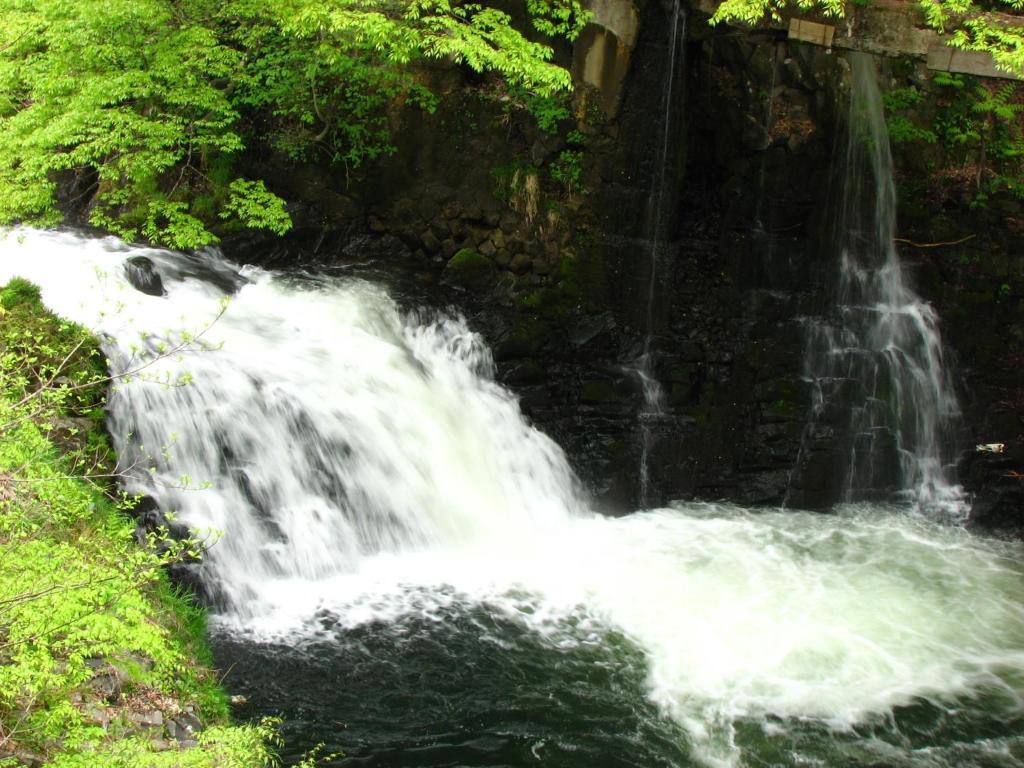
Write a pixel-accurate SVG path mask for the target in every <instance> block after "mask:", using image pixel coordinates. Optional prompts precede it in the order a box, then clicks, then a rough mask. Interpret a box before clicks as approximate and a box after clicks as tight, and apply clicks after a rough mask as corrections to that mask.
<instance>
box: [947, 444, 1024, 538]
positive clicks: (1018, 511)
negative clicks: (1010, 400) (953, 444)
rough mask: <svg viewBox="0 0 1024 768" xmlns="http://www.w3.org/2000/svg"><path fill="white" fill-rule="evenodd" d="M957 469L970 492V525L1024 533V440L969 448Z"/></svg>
mask: <svg viewBox="0 0 1024 768" xmlns="http://www.w3.org/2000/svg"><path fill="white" fill-rule="evenodd" d="M957 469H958V472H959V476H960V479H961V480H962V482H963V484H964V489H965V490H966V491H967V492H968V493H969V494H970V499H971V517H970V521H969V524H970V526H971V527H972V528H974V529H976V530H980V531H989V532H997V533H1003V534H1009V535H1013V536H1016V537H1018V538H1019V537H1024V441H1021V440H1020V439H1019V438H1018V439H1015V440H1014V441H1012V442H1011V443H1009V444H1006V443H990V444H981V445H979V446H977V447H976V448H974V449H968V450H967V451H965V452H964V455H963V456H962V457H961V460H960V464H959V466H958V467H957Z"/></svg>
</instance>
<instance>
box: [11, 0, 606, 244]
mask: <svg viewBox="0 0 1024 768" xmlns="http://www.w3.org/2000/svg"><path fill="white" fill-rule="evenodd" d="M530 10H531V14H532V18H533V20H534V23H535V24H536V25H537V26H538V28H540V29H542V30H543V31H546V32H548V33H549V34H561V35H565V36H568V37H570V38H571V37H573V36H575V35H576V34H577V33H578V32H579V29H580V28H581V26H582V24H584V23H585V18H586V14H585V13H583V12H582V10H581V9H580V6H579V4H578V3H577V2H575V0H533V2H531V5H530ZM0 18H3V19H4V24H3V25H2V27H0V224H5V223H11V222H17V221H20V222H24V223H31V224H37V225H53V224H55V223H58V222H59V221H60V220H61V218H62V212H61V211H60V210H59V209H58V207H57V201H56V193H57V190H58V187H59V186H61V187H63V188H65V189H71V190H73V191H74V194H75V195H77V197H78V198H79V203H86V204H87V205H86V209H87V210H88V215H89V220H90V222H91V223H92V224H93V225H95V226H97V227H101V228H103V229H106V230H109V231H111V232H114V233H116V234H118V235H120V236H122V237H124V238H126V239H129V240H133V239H137V238H145V239H147V240H150V241H152V242H155V243H161V244H165V245H169V246H174V247H179V248H195V247H199V246H202V245H206V244H209V243H212V242H215V241H216V239H217V238H216V235H215V234H214V232H213V231H212V227H213V226H214V225H216V224H219V223H221V222H224V223H226V224H227V225H233V226H239V227H248V228H254V229H266V230H269V231H271V232H275V233H281V232H283V231H285V230H286V229H287V228H288V227H289V226H290V220H289V218H288V215H287V212H286V210H285V206H284V202H283V201H282V200H281V199H280V198H279V197H277V196H276V195H275V194H274V193H273V192H272V191H271V190H268V189H267V188H266V186H265V185H264V184H263V182H262V181H261V180H259V179H245V178H242V177H241V176H240V175H239V172H238V170H237V166H238V161H239V158H240V156H241V153H242V152H243V150H244V149H245V148H246V147H250V146H252V145H254V144H259V143H261V142H264V141H265V142H268V143H269V144H270V145H271V146H272V147H275V148H277V149H280V150H282V151H284V152H286V153H288V154H289V155H290V156H291V157H293V158H297V159H318V160H327V161H328V162H332V163H337V164H340V165H343V166H345V167H346V168H353V167H358V166H359V165H360V164H362V163H364V162H365V161H367V160H372V159H373V158H376V157H379V156H381V155H383V154H386V153H388V152H390V151H392V146H391V144H390V124H391V121H390V113H391V111H392V110H393V108H394V107H395V106H396V105H402V104H411V105H415V106H419V107H422V108H424V109H427V110H431V109H433V108H434V106H435V104H436V99H435V97H434V96H433V95H432V94H430V93H428V92H427V91H426V89H425V88H424V87H423V86H422V85H420V84H419V83H418V82H417V70H416V66H415V65H416V64H417V63H418V62H423V61H427V60H444V61H451V62H454V63H456V64H459V65H462V66H465V67H467V68H469V69H471V70H474V71H476V72H494V73H497V74H499V75H500V76H502V77H503V78H504V79H505V80H506V81H507V82H508V83H509V85H510V86H513V87H517V88H520V89H522V90H523V91H524V92H525V93H528V94H530V95H531V97H538V98H546V97H550V96H552V95H553V94H555V93H557V92H559V91H565V90H568V89H569V88H570V87H571V81H570V78H569V74H568V73H567V72H566V71H565V70H564V69H562V68H561V67H558V66H556V65H554V64H552V63H551V57H552V51H551V48H550V47H548V46H545V45H543V44H539V43H534V42H531V41H530V40H528V39H527V38H526V37H524V36H523V35H522V34H521V33H519V32H518V31H516V30H515V29H513V27H512V25H511V19H510V17H509V16H508V14H506V13H504V12H503V11H500V10H498V9H497V8H493V7H489V6H486V5H482V4H477V3H459V2H451V1H450V0H413V1H412V2H404V3H396V2H390V0H378V1H376V2H370V1H369V0H276V1H275V2H265V1H261V0H223V1H222V2H213V1H212V0H79V1H77V2H74V3H68V2H66V0H36V1H35V2H26V0H0Z"/></svg>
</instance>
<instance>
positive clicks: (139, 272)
mask: <svg viewBox="0 0 1024 768" xmlns="http://www.w3.org/2000/svg"><path fill="white" fill-rule="evenodd" d="M124 274H125V277H127V278H128V282H129V283H131V284H132V286H133V287H134V288H135V290H137V291H141V292H142V293H145V294H146V295H148V296H163V295H165V294H166V293H167V291H165V290H164V281H163V278H161V277H160V273H159V272H157V269H156V265H155V264H154V263H153V260H152V259H147V258H146V257H145V256H132V257H131V258H130V259H127V260H126V261H125V263H124Z"/></svg>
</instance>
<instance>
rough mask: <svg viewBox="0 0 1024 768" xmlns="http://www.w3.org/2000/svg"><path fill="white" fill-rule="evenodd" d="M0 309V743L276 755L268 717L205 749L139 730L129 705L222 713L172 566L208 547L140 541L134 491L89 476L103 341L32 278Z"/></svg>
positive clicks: (201, 767) (241, 757) (171, 759)
mask: <svg viewBox="0 0 1024 768" xmlns="http://www.w3.org/2000/svg"><path fill="white" fill-rule="evenodd" d="M0 304H2V307H3V321H2V322H0V753H2V752H3V748H4V747H5V746H8V745H10V744H11V743H14V744H17V745H18V746H19V747H20V748H22V749H28V750H31V751H33V752H35V753H38V754H41V755H44V756H46V757H47V758H48V760H49V761H50V763H49V764H51V765H55V766H62V767H64V768H77V767H78V766H98V765H102V766H105V767H111V768H112V767H114V766H124V768H143V767H144V766H153V768H160V767H161V766H167V767H168V768H170V766H194V767H195V768H213V766H238V767H239V768H241V767H242V766H245V768H250V767H252V768H256V767H258V766H269V765H271V764H272V762H273V760H272V755H271V752H270V748H271V746H272V745H273V739H272V738H271V736H272V730H273V724H272V723H263V724H260V725H255V726H246V727H242V728H233V727H227V726H224V727H215V728H211V729H209V730H207V731H205V732H204V733H203V734H202V736H201V739H200V741H201V743H200V746H199V747H198V748H196V749H193V750H187V751H182V752H171V753H161V754H156V753H153V752H152V745H151V743H150V742H149V741H147V740H145V739H143V738H141V737H138V736H134V735H133V734H132V731H131V723H130V721H129V715H130V713H131V712H132V711H133V709H132V707H133V704H132V702H133V701H134V700H138V701H140V702H142V703H141V704H138V705H134V706H143V707H152V704H150V703H147V702H151V701H153V700H157V701H161V702H164V703H163V704H162V705H161V707H168V706H169V707H173V706H176V705H177V704H176V702H190V701H191V702H194V703H196V704H197V705H199V707H200V710H201V712H202V715H203V717H204V718H205V719H206V720H207V722H211V723H213V722H216V721H221V722H222V721H223V719H224V718H225V716H226V713H227V708H226V704H225V702H224V696H223V694H222V693H221V692H219V689H218V686H217V681H216V679H215V678H214V676H213V675H212V673H211V672H210V671H209V670H208V668H207V667H205V666H203V665H202V664H201V663H197V659H198V660H199V661H200V662H201V661H202V660H203V655H204V654H203V653H202V647H201V646H202V639H201V633H202V631H203V620H204V618H203V615H202V613H201V611H200V610H199V609H198V608H196V607H195V606H192V605H190V604H189V603H188V602H187V599H186V598H185V597H184V596H182V595H179V594H176V593H174V592H173V590H172V589H171V587H170V586H169V584H168V582H167V579H166V576H165V572H164V567H165V565H166V564H168V563H169V562H172V561H176V560H178V559H180V558H182V557H185V556H189V557H191V556H195V555H197V554H198V552H197V550H196V548H195V546H194V544H193V543H192V542H170V541H159V542H158V541H157V539H156V537H152V538H151V542H150V543H151V545H152V546H150V547H146V548H140V547H138V546H137V545H136V544H135V543H134V541H133V538H132V530H133V525H132V523H131V521H130V520H129V518H128V517H127V516H126V515H124V514H123V511H124V510H125V509H127V508H128V507H129V506H130V505H131V503H132V500H130V499H121V500H120V501H117V500H115V499H113V498H112V497H111V495H110V485H109V484H108V483H106V482H104V481H103V479H102V478H97V477H96V476H95V475H92V474H90V471H91V470H93V469H94V467H95V464H94V463H93V462H92V457H91V456H90V452H91V451H92V450H93V449H92V448H91V447H90V446H92V445H94V444H99V443H103V444H105V442H106V441H105V439H104V438H103V437H102V436H101V425H100V423H99V421H98V420H97V419H96V416H97V415H98V414H100V413H101V408H102V400H103V390H104V384H105V383H106V381H107V379H106V373H105V371H104V368H103V358H102V356H101V355H100V353H99V350H98V347H97V346H96V342H95V341H94V340H93V339H91V337H89V335H88V334H87V333H86V332H85V331H84V330H83V329H81V328H80V327H78V326H75V325H73V324H70V323H67V322H64V321H62V320H60V319H59V318H56V317H54V316H53V315H50V314H48V313H46V312H45V311H44V309H43V307H42V305H41V304H40V303H39V293H38V290H37V289H35V288H34V286H32V285H31V284H29V283H27V282H26V281H24V280H20V279H16V280H12V281H11V282H10V283H9V284H8V285H7V286H6V287H4V288H3V289H0ZM83 410H87V412H88V414H89V416H90V418H91V419H92V420H93V421H92V423H91V424H90V423H89V420H88V419H87V420H85V423H86V426H83V427H81V429H83V430H84V431H86V432H88V433H89V436H88V439H85V440H83V441H80V443H81V444H84V446H85V447H84V448H82V447H78V448H76V447H74V446H73V445H72V446H65V447H64V448H63V450H61V451H58V450H57V448H56V447H55V445H54V442H53V441H52V440H51V438H50V436H51V435H53V434H54V430H55V425H57V424H59V423H61V422H62V421H66V420H67V419H68V417H70V416H73V415H75V414H78V413H82V412H83ZM108 450H109V449H108ZM158 544H159V546H157V545H158ZM97 665H99V666H101V667H102V668H104V669H109V670H116V671H118V674H119V675H120V676H121V677H122V678H123V679H124V681H125V682H124V683H123V686H124V690H123V693H122V695H121V696H120V697H119V698H118V699H117V701H112V700H109V699H107V698H105V697H104V695H101V694H99V693H97V692H94V691H93V690H92V689H91V688H90V686H89V682H90V680H91V679H92V678H93V677H94V675H95V674H96V667H97ZM97 712H99V713H103V717H102V718H97V716H96V713H97ZM104 722H106V723H107V724H106V725H104ZM3 764H4V761H3V760H2V759H0V765H3Z"/></svg>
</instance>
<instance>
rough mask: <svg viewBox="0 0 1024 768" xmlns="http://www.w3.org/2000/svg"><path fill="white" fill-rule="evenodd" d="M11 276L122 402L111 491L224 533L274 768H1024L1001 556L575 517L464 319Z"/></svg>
mask: <svg viewBox="0 0 1024 768" xmlns="http://www.w3.org/2000/svg"><path fill="white" fill-rule="evenodd" d="M147 262H148V264H149V265H150V267H149V268H147V267H145V265H146V264H147ZM129 271H134V272H135V273H136V274H137V273H139V272H143V273H145V274H151V272H156V273H158V274H159V275H160V277H161V280H162V287H163V291H164V293H163V295H147V294H144V293H142V292H140V291H138V290H136V289H135V288H133V287H132V286H131V285H130V284H129V282H128V280H127V275H128V273H129ZM15 275H21V276H24V277H26V278H28V279H30V280H33V281H34V282H36V283H38V284H40V285H41V287H42V295H43V299H44V301H45V302H46V303H47V304H48V305H49V306H51V307H52V308H53V309H55V310H56V311H58V312H60V313H61V314H62V315H64V316H66V317H68V318H70V319H73V320H76V321H78V322H81V323H83V324H86V325H88V326H89V327H91V328H93V329H94V330H95V331H96V332H98V333H100V334H102V336H103V338H104V348H105V350H106V352H107V354H108V356H109V357H110V361H111V366H112V368H113V370H114V372H115V373H131V372H134V373H133V374H132V375H131V376H130V377H129V378H125V379H121V380H119V381H118V383H117V384H116V386H115V387H114V389H113V391H112V392H111V396H110V399H109V424H110V429H111V432H112V435H113V437H114V439H115V441H116V443H117V449H118V454H119V458H120V461H121V469H122V471H123V472H124V479H125V482H126V484H127V487H128V489H129V490H130V491H135V492H139V493H147V494H150V495H151V496H153V497H154V499H156V501H157V502H158V504H159V505H160V507H161V508H162V509H163V510H164V511H165V512H174V513H176V514H177V516H178V519H179V520H180V521H181V522H183V523H185V524H187V525H188V526H190V527H191V528H193V529H198V530H200V531H202V530H214V531H216V533H214V534H211V539H210V548H209V551H208V552H207V553H206V555H205V557H204V561H203V564H202V566H201V572H200V577H201V579H202V581H203V583H204V584H205V585H206V588H207V589H206V591H207V592H209V593H210V594H211V595H212V596H213V598H214V600H215V603H214V605H213V615H212V616H211V627H212V631H213V632H214V642H215V643H216V644H218V646H219V647H220V648H221V649H222V650H221V653H222V654H227V655H222V656H221V657H220V658H221V661H220V664H221V666H222V668H223V669H225V670H227V671H228V674H229V676H230V678H229V679H230V684H231V685H232V686H233V687H234V689H235V690H237V691H239V692H241V693H244V694H245V695H246V696H247V697H248V698H249V701H250V702H251V704H250V706H251V707H253V709H250V710H246V711H245V712H244V714H245V716H247V717H249V716H251V717H257V716H260V715H262V714H270V713H275V714H280V713H282V712H283V713H284V714H285V716H286V735H287V736H288V737H289V738H292V737H293V735H295V734H298V735H295V736H294V738H296V739H297V740H298V746H296V747H295V748H294V750H293V752H291V753H290V754H292V755H293V756H295V755H297V754H301V752H302V751H303V749H305V748H311V747H312V746H313V745H314V744H316V743H317V742H321V741H323V742H327V743H328V745H329V746H330V747H331V750H330V751H335V747H337V749H338V750H343V751H344V752H345V753H346V758H345V760H346V761H347V760H349V759H350V758H351V759H352V760H354V761H357V762H358V763H359V764H364V765H378V766H381V765H409V766H438V765H455V764H457V765H479V766H494V765H532V764H534V761H536V760H539V759H541V757H538V756H542V757H545V758H550V762H551V764H553V765H554V764H557V765H565V766H568V767H569V768H586V767H587V766H593V765H598V764H600V765H636V764H644V765H652V766H695V765H701V766H716V767H718V766H739V765H760V764H768V763H772V764H784V765H788V766H794V767H795V766H806V765H836V764H840V763H841V764H842V765H848V766H856V767H857V768H867V767H868V766H872V765H879V764H881V763H883V762H884V763H885V764H895V765H914V766H916V765H928V766H940V767H942V768H948V767H949V766H957V765H965V764H975V765H988V764H992V765H997V764H998V765H1002V764H1007V763H1004V762H998V760H1000V759H1002V758H1000V757H999V755H1005V754H1006V753H1007V750H1015V752H1014V754H1017V755H1022V754H1024V720H1022V718H1021V706H1020V702H1021V701H1024V682H1022V681H1021V678H1020V669H1021V668H1024V603H1022V601H1021V600H1020V595H1021V593H1022V590H1024V566H1022V565H1021V563H1022V562H1024V561H1022V560H1021V549H1020V547H1019V546H1016V545H1013V544H1010V543H1005V542H995V541H986V540H983V539H976V538H973V537H971V536H970V535H969V534H967V533H966V532H965V531H964V530H962V529H960V528H957V527H954V526H940V525H937V524H936V523H934V522H933V521H930V520H928V519H924V518H922V517H921V516H916V515H910V514H905V511H904V512H901V511H900V510H897V509H891V508H882V507H872V506H860V507H849V508H842V509H838V510H836V512H837V514H835V515H817V514H811V513H801V512H787V511H781V510H758V511H751V510H744V509H741V508H738V507H735V506H729V505H721V504H686V505H677V506H676V507H674V508H671V509H658V510H652V511H648V512H644V513H636V514H633V515H629V516H626V517H623V518H604V517H601V516H598V515H595V514H593V513H592V512H591V511H590V510H589V509H588V508H587V505H586V503H585V500H584V499H583V497H582V496H581V495H580V493H579V492H578V489H577V484H576V481H575V479H574V477H573V475H572V472H571V471H570V469H569V467H568V464H567V462H566V460H565V456H564V455H563V453H562V451H561V450H560V449H559V447H558V446H557V445H556V444H555V443H554V442H553V441H551V440H550V439H549V438H547V437H546V436H545V435H543V434H541V433H540V432H538V431H537V430H535V429H533V428H532V427H531V426H530V425H529V424H528V423H527V422H526V421H525V420H524V418H523V416H522V414H521V413H520V411H519V408H518V405H517V403H516V400H515V397H514V396H513V395H512V394H511V393H510V392H508V391H507V390H505V389H503V388H502V387H500V386H499V385H497V384H496V383H495V382H494V380H493V376H492V373H493V363H492V361H491V357H490V354H489V352H488V350H487V348H486V346H485V345H484V344H483V343H482V342H481V340H480V338H479V337H478V336H477V335H476V334H475V333H473V331H472V329H470V328H468V327H467V325H466V323H465V322H464V321H463V320H461V319H460V318H459V317H458V316H457V315H453V314H450V313H449V314H438V313H435V312H424V311H408V310H407V311H401V310H400V309H399V305H398V304H397V303H396V301H395V300H394V299H393V298H392V297H391V296H390V295H389V294H388V292H387V291H386V290H385V289H384V288H382V287H381V286H379V285H376V284H373V283H370V282H367V281H365V280H362V279H358V278H356V277H354V276H351V275H350V276H344V275H343V276H337V275H336V276H334V277H325V276H322V275H321V276H318V275H310V274H284V273H273V272H269V271H265V270H262V269H258V268H254V267H240V266H238V265H236V264H233V263H231V262H230V261H228V260H226V259H225V258H224V257H223V256H222V255H220V254H219V253H216V252H206V253H203V254H197V255H184V254H179V253H172V252H169V251H163V250H156V249H147V248H140V247H135V246H126V245H124V244H123V243H119V242H118V241H116V240H111V239H107V240H99V239H89V238H84V237H80V236H77V235H73V234H69V233H41V232H31V231H24V232H19V233H17V234H16V235H13V236H10V237H7V238H6V239H4V240H2V241H0V285H2V284H3V283H5V282H6V281H7V280H8V279H10V278H11V277H12V276H15ZM153 293H159V291H153ZM168 350H171V352H170V353H168ZM225 649H226V650H225ZM237 675H241V676H242V677H236V676H237ZM239 689H240V690H239ZM275 697H281V698H275ZM325 702H326V703H325ZM339 723H344V727H342V726H340V725H339ZM1015 729H1016V730H1015ZM410 734H411V735H410ZM922 744H925V745H928V748H927V749H926V750H922V749H919V747H920V746H921V745H922ZM932 745H934V751H933V752H931V753H930V755H931V756H930V757H929V758H928V761H927V762H925V763H922V762H921V761H920V755H921V753H922V751H929V750H932ZM992 755H995V756H996V757H995V758H993V759H994V760H996V762H986V760H988V759H989V757H990V756H992ZM638 756H639V757H638ZM837 756H838V757H837ZM296 759H297V757H296ZM346 764H348V763H347V762H346Z"/></svg>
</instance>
